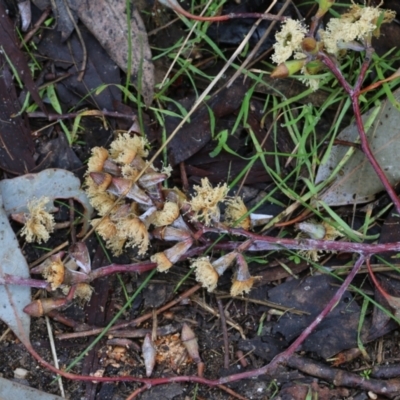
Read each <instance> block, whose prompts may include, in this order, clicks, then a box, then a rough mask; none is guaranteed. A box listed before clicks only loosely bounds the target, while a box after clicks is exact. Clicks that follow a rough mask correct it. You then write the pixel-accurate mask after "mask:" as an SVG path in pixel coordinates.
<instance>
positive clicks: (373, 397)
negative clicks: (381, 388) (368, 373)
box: [368, 391, 378, 400]
mask: <svg viewBox="0 0 400 400" xmlns="http://www.w3.org/2000/svg"><path fill="white" fill-rule="evenodd" d="M368 397H369V398H370V399H372V400H376V399H377V398H378V395H377V394H375V393H374V392H371V391H369V392H368Z"/></svg>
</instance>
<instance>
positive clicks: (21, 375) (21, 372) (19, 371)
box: [14, 368, 29, 379]
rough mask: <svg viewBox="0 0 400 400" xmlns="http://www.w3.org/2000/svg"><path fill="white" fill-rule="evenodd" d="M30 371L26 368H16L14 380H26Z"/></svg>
mask: <svg viewBox="0 0 400 400" xmlns="http://www.w3.org/2000/svg"><path fill="white" fill-rule="evenodd" d="M28 373H29V371H27V370H26V369H24V368H16V369H15V370H14V378H15V379H25V378H26V376H27V375H28Z"/></svg>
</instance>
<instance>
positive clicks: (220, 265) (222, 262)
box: [212, 251, 237, 276]
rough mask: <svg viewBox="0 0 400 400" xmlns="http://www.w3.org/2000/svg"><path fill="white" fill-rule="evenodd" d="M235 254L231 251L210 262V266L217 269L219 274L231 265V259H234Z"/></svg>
mask: <svg viewBox="0 0 400 400" xmlns="http://www.w3.org/2000/svg"><path fill="white" fill-rule="evenodd" d="M236 256H237V253H236V252H234V251H232V252H230V253H228V254H225V255H224V256H222V257H220V258H218V259H217V260H215V261H213V262H212V266H213V267H214V269H215V270H216V271H217V273H218V275H219V276H221V275H222V274H223V273H224V272H225V271H226V269H228V268H229V267H230V266H231V264H232V263H233V261H235V259H236Z"/></svg>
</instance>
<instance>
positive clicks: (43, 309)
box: [24, 298, 68, 317]
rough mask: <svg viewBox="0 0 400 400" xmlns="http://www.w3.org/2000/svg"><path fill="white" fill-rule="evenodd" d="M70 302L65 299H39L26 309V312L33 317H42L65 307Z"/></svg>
mask: <svg viewBox="0 0 400 400" xmlns="http://www.w3.org/2000/svg"><path fill="white" fill-rule="evenodd" d="M67 303H68V301H67V300H66V299H65V298H63V299H39V300H35V301H32V303H29V304H28V305H27V306H25V308H24V312H25V313H26V314H28V315H30V316H31V317H42V316H43V315H46V314H48V313H49V312H50V311H53V310H58V309H60V308H62V307H64V306H65V305H66V304H67Z"/></svg>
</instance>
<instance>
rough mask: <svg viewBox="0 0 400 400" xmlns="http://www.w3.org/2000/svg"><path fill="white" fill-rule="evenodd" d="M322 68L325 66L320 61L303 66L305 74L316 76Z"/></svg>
mask: <svg viewBox="0 0 400 400" xmlns="http://www.w3.org/2000/svg"><path fill="white" fill-rule="evenodd" d="M324 68H325V66H324V64H323V63H322V62H321V61H320V60H314V61H310V62H309V63H307V64H306V66H305V69H306V73H307V74H309V75H316V74H318V73H319V72H320V71H321V70H323V69H324Z"/></svg>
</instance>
